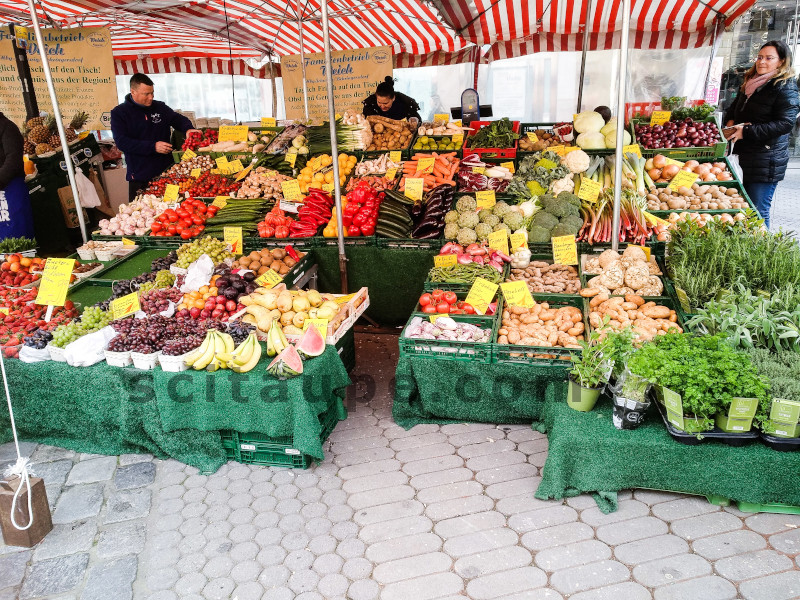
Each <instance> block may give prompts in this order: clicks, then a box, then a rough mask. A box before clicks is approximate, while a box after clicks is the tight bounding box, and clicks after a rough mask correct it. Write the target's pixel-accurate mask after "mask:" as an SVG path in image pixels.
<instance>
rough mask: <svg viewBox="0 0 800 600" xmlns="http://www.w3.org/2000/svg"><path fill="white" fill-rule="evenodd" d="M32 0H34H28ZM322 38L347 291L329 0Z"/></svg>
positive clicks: (341, 265) (342, 273)
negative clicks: (329, 25)
mask: <svg viewBox="0 0 800 600" xmlns="http://www.w3.org/2000/svg"><path fill="white" fill-rule="evenodd" d="M28 1H29V2H31V1H32V0H28ZM322 39H323V42H324V43H325V83H326V84H327V87H328V124H329V125H330V130H331V159H332V160H333V191H334V199H335V200H336V231H337V233H338V238H339V274H340V276H341V279H342V293H343V294H346V293H347V256H346V255H345V253H344V224H343V223H342V188H341V185H340V184H339V147H338V145H337V143H336V108H335V107H334V102H333V74H332V73H331V37H330V31H329V27H328V0H322Z"/></svg>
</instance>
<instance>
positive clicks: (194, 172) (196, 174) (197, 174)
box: [189, 169, 203, 179]
mask: <svg viewBox="0 0 800 600" xmlns="http://www.w3.org/2000/svg"><path fill="white" fill-rule="evenodd" d="M202 173H203V169H192V172H191V173H189V176H190V177H193V178H195V179H197V178H198V177H200V175H202Z"/></svg>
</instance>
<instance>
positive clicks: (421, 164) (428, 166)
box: [417, 156, 436, 173]
mask: <svg viewBox="0 0 800 600" xmlns="http://www.w3.org/2000/svg"><path fill="white" fill-rule="evenodd" d="M435 164H436V158H435V157H433V156H430V157H426V158H420V159H419V160H418V161H417V171H419V172H420V173H433V165H435Z"/></svg>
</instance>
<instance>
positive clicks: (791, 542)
mask: <svg viewBox="0 0 800 600" xmlns="http://www.w3.org/2000/svg"><path fill="white" fill-rule="evenodd" d="M769 543H770V545H771V546H772V547H773V548H775V550H778V551H780V552H783V553H785V554H797V553H798V552H800V529H790V530H789V531H786V532H784V533H778V534H776V535H772V536H770V538H769Z"/></svg>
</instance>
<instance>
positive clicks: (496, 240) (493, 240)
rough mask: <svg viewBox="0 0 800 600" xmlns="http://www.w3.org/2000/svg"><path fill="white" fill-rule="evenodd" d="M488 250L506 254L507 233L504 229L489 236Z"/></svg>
mask: <svg viewBox="0 0 800 600" xmlns="http://www.w3.org/2000/svg"><path fill="white" fill-rule="evenodd" d="M489 248H492V249H493V250H497V251H498V252H502V253H503V254H506V255H507V254H508V231H506V229H505V228H503V229H500V230H498V231H493V232H492V233H490V234H489Z"/></svg>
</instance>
